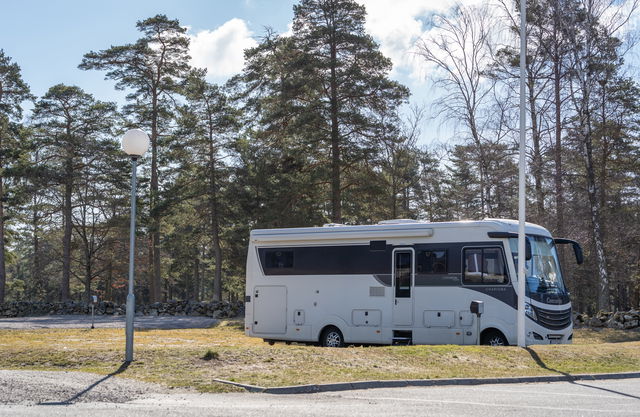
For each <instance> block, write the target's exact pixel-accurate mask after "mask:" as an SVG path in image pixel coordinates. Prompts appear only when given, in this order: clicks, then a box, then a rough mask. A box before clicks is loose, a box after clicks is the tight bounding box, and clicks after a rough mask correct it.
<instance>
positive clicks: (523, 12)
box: [517, 0, 527, 347]
mask: <svg viewBox="0 0 640 417" xmlns="http://www.w3.org/2000/svg"><path fill="white" fill-rule="evenodd" d="M526 24H527V2H526V0H520V166H519V173H518V320H517V323H518V326H517V328H518V346H520V347H526V346H527V339H526V334H525V316H524V297H525V295H526V294H525V293H526V287H525V279H526V278H525V269H524V266H525V265H524V261H525V256H526V255H525V234H524V233H525V230H524V226H525V208H526V204H525V201H526V200H525V181H524V176H525V169H524V168H525V167H524V165H525V162H526V159H525V149H526V148H525V147H526V129H527V121H526V119H525V117H526V107H525V93H526V89H525V82H524V78H525V75H526V61H527V27H526Z"/></svg>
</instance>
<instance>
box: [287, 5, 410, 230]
mask: <svg viewBox="0 0 640 417" xmlns="http://www.w3.org/2000/svg"><path fill="white" fill-rule="evenodd" d="M365 16H366V12H365V8H364V7H363V6H361V5H359V4H357V3H356V2H355V1H353V0H302V1H301V2H300V4H299V5H296V6H294V19H293V38H294V42H295V44H296V47H298V48H300V50H301V52H302V53H303V56H304V57H305V60H306V65H305V67H304V68H303V69H302V72H301V73H302V74H303V76H304V78H305V79H306V82H307V85H308V86H310V88H311V89H312V91H310V93H312V95H311V96H310V97H309V96H307V98H308V100H309V105H308V106H307V107H308V110H309V111H313V112H316V113H318V114H319V115H320V116H321V117H322V119H323V125H322V126H321V129H322V131H321V132H322V136H321V140H322V143H324V144H326V146H327V151H328V154H329V155H330V159H329V161H330V169H331V171H330V184H331V220H332V221H333V222H337V223H340V222H341V221H342V217H343V213H342V192H343V190H344V189H345V188H347V187H349V186H351V185H352V184H349V183H346V184H345V183H344V181H343V178H344V176H345V171H349V170H350V168H351V167H352V166H355V165H356V163H357V162H358V161H362V160H364V159H366V158H367V154H368V153H370V152H372V149H375V148H376V147H377V146H378V145H379V143H377V138H379V137H380V134H381V132H382V131H383V130H384V123H383V120H382V119H383V118H382V117H381V116H382V115H386V114H388V113H389V112H393V111H394V109H397V107H398V106H399V105H400V104H401V103H402V102H404V101H405V100H406V99H407V97H408V95H409V92H408V90H407V89H406V88H405V87H404V86H402V85H400V84H398V83H397V82H395V81H391V80H390V79H389V78H388V73H389V71H390V70H391V61H390V60H389V59H388V58H386V57H384V56H383V55H382V53H380V51H379V49H378V45H377V44H376V43H375V42H374V41H373V39H372V38H371V36H369V35H368V34H367V33H366V32H365V29H364V23H365Z"/></svg>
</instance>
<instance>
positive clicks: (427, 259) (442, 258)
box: [416, 249, 449, 274]
mask: <svg viewBox="0 0 640 417" xmlns="http://www.w3.org/2000/svg"><path fill="white" fill-rule="evenodd" d="M416 267H417V270H418V273H422V274H446V273H447V272H449V271H448V268H447V250H446V249H433V250H425V251H421V252H420V253H419V255H418V259H417V262H416Z"/></svg>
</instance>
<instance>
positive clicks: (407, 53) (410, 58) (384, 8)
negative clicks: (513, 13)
mask: <svg viewBox="0 0 640 417" xmlns="http://www.w3.org/2000/svg"><path fill="white" fill-rule="evenodd" d="M357 1H358V2H359V3H360V4H362V5H364V6H365V7H366V9H367V21H366V24H365V28H366V30H367V31H368V32H369V33H370V34H371V36H373V37H374V39H376V40H377V41H378V42H379V43H380V51H381V52H382V53H383V54H384V55H385V56H387V57H389V58H390V59H391V61H392V62H393V68H394V72H396V71H398V72H408V73H409V74H410V76H411V77H412V78H413V79H415V80H417V79H420V80H424V68H423V65H422V64H421V62H420V59H419V58H417V57H416V56H415V55H414V53H413V51H414V49H415V48H414V45H415V42H416V41H417V40H418V39H419V38H421V37H422V36H424V35H425V34H426V33H427V32H428V31H429V30H430V28H429V27H428V19H429V18H430V17H431V16H432V15H433V14H434V13H443V12H446V11H447V10H449V9H451V7H453V6H454V5H455V4H460V3H462V4H471V3H475V4H477V3H481V2H482V1H483V0H464V1H457V2H456V1H454V0H438V1H416V0H357Z"/></svg>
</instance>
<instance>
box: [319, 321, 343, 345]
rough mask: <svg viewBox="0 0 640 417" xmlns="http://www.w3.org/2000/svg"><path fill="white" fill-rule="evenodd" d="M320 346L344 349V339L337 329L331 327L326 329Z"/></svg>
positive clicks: (321, 337)
mask: <svg viewBox="0 0 640 417" xmlns="http://www.w3.org/2000/svg"><path fill="white" fill-rule="evenodd" d="M320 345H322V346H323V347H333V348H339V347H344V337H343V336H342V332H341V331H340V329H338V328H337V327H334V326H331V327H327V328H326V329H324V331H323V332H322V335H321V336H320Z"/></svg>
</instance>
